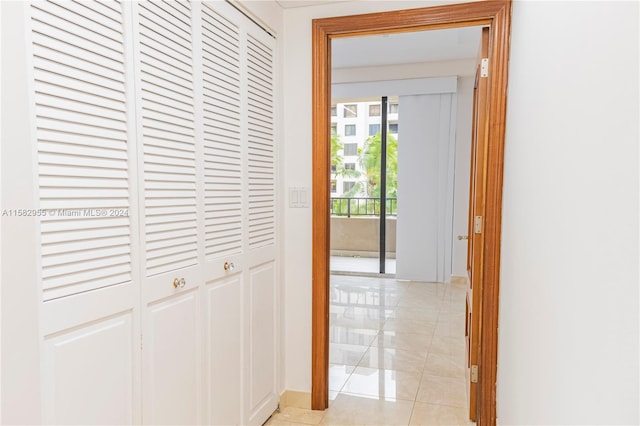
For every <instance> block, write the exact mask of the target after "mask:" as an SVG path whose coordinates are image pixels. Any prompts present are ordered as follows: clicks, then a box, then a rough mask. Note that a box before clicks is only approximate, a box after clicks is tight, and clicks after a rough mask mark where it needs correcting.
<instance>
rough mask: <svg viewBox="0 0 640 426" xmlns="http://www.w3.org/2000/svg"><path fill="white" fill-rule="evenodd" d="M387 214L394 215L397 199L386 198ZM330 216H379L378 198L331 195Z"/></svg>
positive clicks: (396, 209)
mask: <svg viewBox="0 0 640 426" xmlns="http://www.w3.org/2000/svg"><path fill="white" fill-rule="evenodd" d="M386 210H387V216H395V215H396V212H397V211H398V199H397V198H387V202H386ZM331 215H332V216H346V217H351V216H380V199H379V198H373V197H351V198H349V197H332V198H331Z"/></svg>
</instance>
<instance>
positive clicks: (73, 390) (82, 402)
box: [43, 311, 136, 425]
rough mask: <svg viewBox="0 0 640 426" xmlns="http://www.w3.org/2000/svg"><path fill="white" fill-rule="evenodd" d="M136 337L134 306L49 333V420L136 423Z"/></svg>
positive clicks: (46, 402) (46, 409) (46, 392)
mask: <svg viewBox="0 0 640 426" xmlns="http://www.w3.org/2000/svg"><path fill="white" fill-rule="evenodd" d="M133 342H134V327H133V315H132V312H131V311H128V312H123V313H120V314H117V315H115V316H112V317H110V318H104V319H100V320H98V321H95V322H92V323H90V324H86V325H84V326H82V327H79V328H74V329H71V330H68V331H63V332H61V333H57V334H54V335H51V336H47V337H45V339H44V342H43V366H44V368H43V408H44V410H43V414H44V423H46V424H84V425H87V424H133V423H135V420H134V417H133V413H134V407H133V404H134V398H133V395H134V390H133V384H134V383H135V381H136V379H135V374H136V373H135V372H136V370H135V368H134V359H133V357H134V355H133V354H134V350H133V347H132V346H133Z"/></svg>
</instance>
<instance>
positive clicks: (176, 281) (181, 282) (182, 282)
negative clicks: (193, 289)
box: [173, 278, 187, 288]
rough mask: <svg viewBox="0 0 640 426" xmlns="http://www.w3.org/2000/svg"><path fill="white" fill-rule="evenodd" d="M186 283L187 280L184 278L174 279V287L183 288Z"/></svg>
mask: <svg viewBox="0 0 640 426" xmlns="http://www.w3.org/2000/svg"><path fill="white" fill-rule="evenodd" d="M186 284H187V282H186V281H185V279H184V278H176V279H174V280H173V288H178V287H180V288H183V287H184V286H185V285H186Z"/></svg>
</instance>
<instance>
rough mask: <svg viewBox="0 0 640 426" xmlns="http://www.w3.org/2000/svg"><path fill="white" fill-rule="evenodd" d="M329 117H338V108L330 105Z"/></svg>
mask: <svg viewBox="0 0 640 426" xmlns="http://www.w3.org/2000/svg"><path fill="white" fill-rule="evenodd" d="M331 116H332V117H337V116H338V108H337V107H336V106H335V105H331Z"/></svg>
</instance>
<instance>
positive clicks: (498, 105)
mask: <svg viewBox="0 0 640 426" xmlns="http://www.w3.org/2000/svg"><path fill="white" fill-rule="evenodd" d="M509 23H510V2H509V1H498V2H478V3H468V4H457V5H450V6H438V7H433V8H423V9H412V10H403V11H397V12H384V13H376V14H368V15H359V16H350V17H339V18H326V19H318V20H314V21H313V97H314V111H313V114H314V117H313V146H314V148H313V162H314V176H313V180H314V184H313V215H314V217H313V247H314V248H313V251H314V253H313V259H314V263H313V315H312V332H313V338H312V408H314V409H324V408H326V407H327V406H328V396H329V391H328V372H329V364H328V360H329V353H328V350H329V344H328V343H329V335H328V331H329V327H328V325H329V322H328V320H329V254H330V251H329V237H330V231H329V229H330V225H329V219H330V215H329V202H330V200H329V198H330V197H329V194H330V192H329V184H330V176H329V171H330V168H329V164H330V163H329V154H330V150H329V149H328V145H329V141H330V135H329V129H330V125H329V117H330V106H331V98H330V96H329V93H330V84H331V69H330V66H329V64H330V57H329V55H330V51H331V41H332V39H334V38H338V37H350V36H357V35H366V34H380V33H394V32H407V31H417V30H431V29H438V28H456V27H466V26H474V25H480V26H488V27H489V49H488V57H487V71H488V73H487V74H488V79H487V86H488V92H487V93H488V94H487V98H488V102H487V105H486V109H487V111H486V112H487V114H486V121H487V126H486V129H487V131H486V143H487V146H486V155H485V156H484V159H483V161H484V163H483V167H484V169H485V170H486V173H485V176H484V178H483V182H482V188H483V190H484V191H485V192H486V202H485V205H484V206H483V210H482V212H481V213H482V215H481V217H482V219H481V221H482V229H483V231H482V233H483V238H482V247H481V249H482V251H483V253H484V256H483V258H482V269H481V271H480V273H481V279H482V282H483V287H482V289H483V292H482V300H481V301H480V309H479V313H478V315H479V321H480V324H481V327H480V329H481V335H480V341H481V344H480V347H481V349H480V352H479V356H478V366H477V367H478V368H477V371H478V377H477V380H478V398H477V400H478V417H477V420H478V422H479V423H480V424H485V423H486V424H493V423H495V382H496V380H495V379H496V362H497V319H498V311H497V307H498V303H497V302H498V288H499V260H500V245H499V241H500V214H501V197H502V164H503V146H504V122H505V111H506V85H507V78H506V77H507V59H508V46H509Z"/></svg>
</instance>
